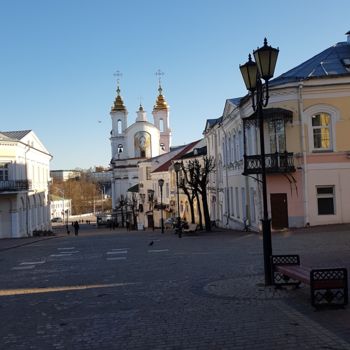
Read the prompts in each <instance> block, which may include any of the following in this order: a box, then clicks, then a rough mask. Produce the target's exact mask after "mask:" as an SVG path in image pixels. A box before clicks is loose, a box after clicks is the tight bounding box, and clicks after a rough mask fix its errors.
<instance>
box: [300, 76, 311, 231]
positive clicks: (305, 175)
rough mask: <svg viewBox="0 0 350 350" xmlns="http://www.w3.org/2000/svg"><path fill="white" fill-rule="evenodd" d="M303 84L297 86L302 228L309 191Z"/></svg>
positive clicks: (307, 209) (307, 215) (306, 222)
mask: <svg viewBox="0 0 350 350" xmlns="http://www.w3.org/2000/svg"><path fill="white" fill-rule="evenodd" d="M302 93H303V83H302V82H301V83H300V84H299V86H298V113H299V122H300V145H301V152H302V154H303V168H302V169H303V182H304V203H303V204H304V226H308V225H309V222H310V221H309V191H308V180H309V179H308V171H307V156H306V139H305V125H304V124H303V113H304V104H303V96H302Z"/></svg>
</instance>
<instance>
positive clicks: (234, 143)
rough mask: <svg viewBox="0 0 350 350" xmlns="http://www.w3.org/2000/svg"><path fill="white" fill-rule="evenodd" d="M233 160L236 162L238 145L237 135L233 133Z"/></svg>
mask: <svg viewBox="0 0 350 350" xmlns="http://www.w3.org/2000/svg"><path fill="white" fill-rule="evenodd" d="M233 148H234V150H233V151H234V152H233V161H234V162H236V161H237V160H238V152H237V151H238V146H237V137H236V134H234V135H233Z"/></svg>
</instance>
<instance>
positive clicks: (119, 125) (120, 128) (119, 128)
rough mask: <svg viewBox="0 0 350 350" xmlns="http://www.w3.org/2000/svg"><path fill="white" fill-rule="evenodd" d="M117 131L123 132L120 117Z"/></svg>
mask: <svg viewBox="0 0 350 350" xmlns="http://www.w3.org/2000/svg"><path fill="white" fill-rule="evenodd" d="M117 132H118V134H121V133H122V132H123V127H122V121H121V120H120V119H119V120H118V122H117Z"/></svg>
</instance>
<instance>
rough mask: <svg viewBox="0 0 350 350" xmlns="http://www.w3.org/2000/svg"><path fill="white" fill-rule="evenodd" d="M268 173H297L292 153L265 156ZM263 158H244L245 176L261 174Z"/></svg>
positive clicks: (258, 156) (254, 156)
mask: <svg viewBox="0 0 350 350" xmlns="http://www.w3.org/2000/svg"><path fill="white" fill-rule="evenodd" d="M265 169H266V173H292V172H294V171H295V166H294V158H293V153H292V152H282V153H279V152H276V153H269V154H265ZM261 172H262V169H261V156H260V155H259V154H258V155H253V156H247V155H245V156H244V172H243V175H249V174H261Z"/></svg>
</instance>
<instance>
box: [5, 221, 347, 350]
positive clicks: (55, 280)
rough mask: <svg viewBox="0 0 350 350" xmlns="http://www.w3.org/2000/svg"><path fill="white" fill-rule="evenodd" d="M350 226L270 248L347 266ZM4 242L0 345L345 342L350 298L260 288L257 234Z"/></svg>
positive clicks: (284, 238)
mask: <svg viewBox="0 0 350 350" xmlns="http://www.w3.org/2000/svg"><path fill="white" fill-rule="evenodd" d="M349 228H350V227H346V226H340V227H326V228H323V229H322V228H317V229H315V230H300V231H296V232H295V231H293V232H292V231H288V232H283V233H275V234H273V248H274V252H275V253H299V254H300V255H301V258H302V261H305V262H307V263H308V264H312V265H315V264H317V265H328V264H340V265H344V266H346V267H348V268H350V254H349V253H350V229H349ZM151 241H153V243H154V244H153V245H152V246H149V243H150V242H151ZM1 244H2V242H1V241H0V266H1V268H0V315H1V316H0V344H1V345H0V348H1V349H2V348H3V349H9V350H11V349H159V350H177V349H189V350H192V349H193V350H194V349H249V350H250V349H252V350H255V349H262V350H267V349H276V350H277V349H295V348H298V349H328V350H329V349H337V350H342V349H350V311H349V307H348V308H345V309H325V310H321V311H315V310H314V309H313V308H312V307H311V305H310V302H309V293H308V287H307V286H302V288H300V289H298V290H293V289H291V290H288V289H283V290H275V289H274V288H273V287H271V286H268V287H266V286H264V284H263V281H264V276H263V267H262V240H261V236H260V235H258V234H254V233H242V232H231V231H220V232H213V233H210V234H206V233H205V234H200V235H198V236H184V237H183V238H181V239H179V238H178V237H177V236H175V235H173V234H171V233H166V234H164V235H161V234H160V233H159V232H157V231H155V232H124V231H122V230H116V231H113V232H110V231H107V230H103V229H102V230H101V229H99V230H95V229H94V228H86V229H83V230H82V233H81V235H80V236H79V237H72V236H69V237H67V236H64V235H61V236H59V237H58V238H57V239H51V240H42V241H33V242H32V243H31V244H27V245H21V246H18V247H17V248H15V247H13V248H12V249H8V250H2V251H1ZM111 257H113V258H114V260H109V259H110V258H111ZM27 266H33V267H30V268H27ZM14 267H24V269H23V270H13V268H14ZM6 293H7V294H9V293H10V295H7V294H6ZM11 293H12V294H11Z"/></svg>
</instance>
